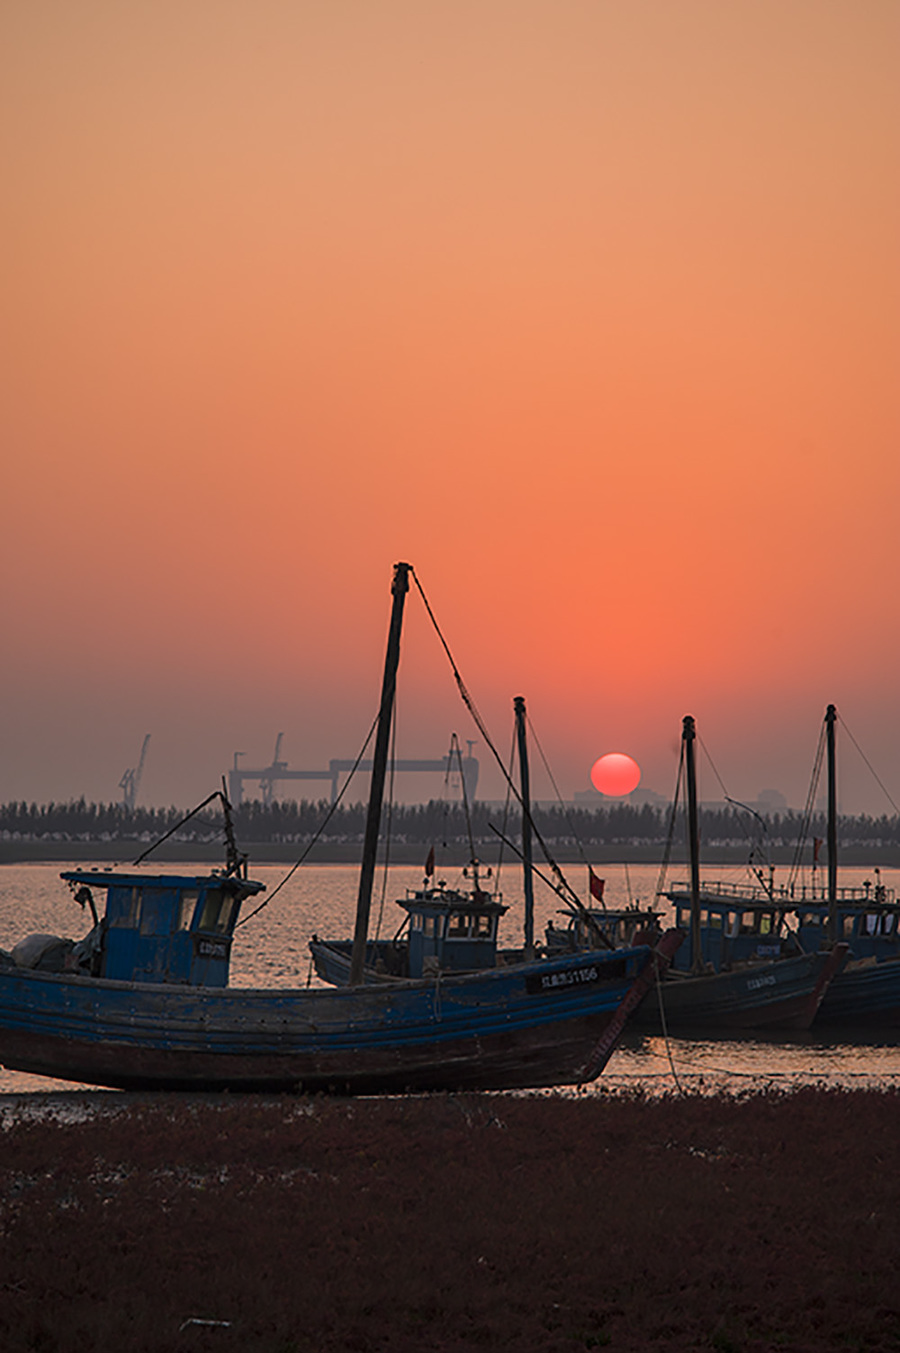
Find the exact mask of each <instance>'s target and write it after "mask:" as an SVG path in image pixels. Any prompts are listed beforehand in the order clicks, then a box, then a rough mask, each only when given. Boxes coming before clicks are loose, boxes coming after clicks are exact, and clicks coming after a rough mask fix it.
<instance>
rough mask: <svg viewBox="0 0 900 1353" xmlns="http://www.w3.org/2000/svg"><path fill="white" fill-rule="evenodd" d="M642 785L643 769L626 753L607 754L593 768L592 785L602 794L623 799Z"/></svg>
mask: <svg viewBox="0 0 900 1353" xmlns="http://www.w3.org/2000/svg"><path fill="white" fill-rule="evenodd" d="M640 783H641V768H640V766H639V765H638V763H637V762H636V761H635V759H634V757H632V756H626V755H625V753H624V752H607V754H606V756H601V758H600V760H599V761H595V762H594V764H593V766H592V767H591V784H592V785H593V786H594V788H595V789H599V791H600V793H601V794H608V795H610V796H611V797H612V798H622V797H623V796H624V795H625V794H630V793H631V791H632V790H633V789H637V787H638V785H639V784H640Z"/></svg>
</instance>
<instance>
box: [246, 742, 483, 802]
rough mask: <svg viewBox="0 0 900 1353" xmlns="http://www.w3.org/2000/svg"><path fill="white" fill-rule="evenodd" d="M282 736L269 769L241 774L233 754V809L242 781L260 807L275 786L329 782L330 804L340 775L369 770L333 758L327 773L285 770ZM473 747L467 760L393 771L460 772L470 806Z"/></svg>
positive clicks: (404, 765)
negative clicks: (250, 785) (254, 788)
mask: <svg viewBox="0 0 900 1353" xmlns="http://www.w3.org/2000/svg"><path fill="white" fill-rule="evenodd" d="M283 737H284V734H283V733H279V734H278V737H277V738H276V740H275V755H274V756H273V757H272V764H271V765H270V766H263V767H261V768H260V769H259V770H245V769H244V768H243V767H242V766H240V765H239V764H238V758H239V757H241V756H243V755H244V753H243V752H235V754H234V765H233V766H232V768H231V770H230V771H229V772H228V797H229V798H230V799H231V802H232V803H233V804H235V805H238V804H240V803H241V802H243V797H244V781H245V780H255V781H256V782H257V784H258V785H259V789H260V797H261V799H262V801H263V803H264V804H270V803H272V802H273V800H274V797H275V785H276V784H277V783H279V782H285V781H289V780H330V781H331V802H332V803H334V801H335V799H336V798H337V796H338V784H339V781H340V777H341V775H342V774H343V773H345V772H347V771H351V770H353V769H354V767H355V768H356V769H357V770H360V771H370V770H371V769H372V762H371V761H360V762H359V763H358V764H357V763H356V762H354V761H344V760H341V759H339V758H337V757H335V758H333V759H332V760H331V761H329V763H328V769H327V770H289V769H288V763H287V762H286V761H282V760H281V759H280V752H281V741H282V738H283ZM473 745H474V744H473V743H472V742H470V743H469V744H468V746H469V754H468V756H464V757H462V759H461V760H460V759H459V758H458V757H457V756H456V755H455V754H454V755H452V756H449V755H448V756H442V757H434V758H432V759H430V760H409V759H406V758H404V759H402V760H399V761H395V762H394V769H395V770H397V771H431V772H432V773H434V772H435V771H443V772H444V773H445V774H446V773H447V772H448V771H456V770H460V771H461V772H462V776H463V780H464V781H465V786H466V797H467V798H468V800H469V802H470V803H472V802H473V801H474V799H475V791H476V789H477V787H478V761H477V759H476V758H475V757H474V756H473V755H472V747H473Z"/></svg>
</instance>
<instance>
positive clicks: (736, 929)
mask: <svg viewBox="0 0 900 1353" xmlns="http://www.w3.org/2000/svg"><path fill="white" fill-rule="evenodd" d="M740 928H741V918H740V916H739V915H738V913H737V912H736V911H730V912H729V913H728V924H727V925H726V927H725V934H726V935H727V936H728V938H729V939H730V940H735V939H737V937H738V934H739V933H740Z"/></svg>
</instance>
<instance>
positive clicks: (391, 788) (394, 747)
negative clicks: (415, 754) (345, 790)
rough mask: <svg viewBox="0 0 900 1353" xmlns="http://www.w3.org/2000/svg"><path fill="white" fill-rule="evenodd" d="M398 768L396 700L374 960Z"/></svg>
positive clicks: (385, 881)
mask: <svg viewBox="0 0 900 1353" xmlns="http://www.w3.org/2000/svg"><path fill="white" fill-rule="evenodd" d="M396 768H397V702H396V699H395V701H394V711H393V720H392V722H391V772H390V776H389V778H388V801H387V812H386V814H385V828H386V830H385V834H384V837H385V840H384V873H383V874H382V876H381V897H380V899H379V902H378V920H377V922H376V924H375V935H374V938H373V939H372V940H370V941H369V943H370V944H371V945H372V962H373V964H374V962H375V957H376V955H377V953H378V950H377V947H376V946H377V944H378V941H379V939H380V937H381V922H382V920H383V919H384V901H385V896H386V894H387V883H388V871H389V869H390V866H391V826H392V823H393V813H394V772H395V770H396Z"/></svg>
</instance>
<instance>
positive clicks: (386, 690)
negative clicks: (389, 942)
mask: <svg viewBox="0 0 900 1353" xmlns="http://www.w3.org/2000/svg"><path fill="white" fill-rule="evenodd" d="M410 568H411V565H410V564H395V565H394V581H393V584H392V586H391V595H392V596H393V598H394V601H393V605H392V607H391V624H390V629H389V630H388V641H387V652H386V654H385V659H384V679H383V681H382V683H381V706H380V708H379V711H378V731H377V733H376V735H375V755H374V757H373V760H372V785H371V788H370V790H369V811H368V815H367V817H366V835H365V840H364V842H363V857H362V868H361V870H360V873H359V896H358V897H357V900H356V928H355V930H354V932H353V954H352V956H351V959H350V984H351V986H358V985H359V984H360V983H361V982H362V980H363V967H364V966H365V961H366V941H367V939H368V935H369V908H370V906H371V903H372V884H373V882H374V880H375V857H376V854H377V852H378V835H379V831H380V829H381V808H382V804H383V802H384V781H385V775H386V772H387V762H388V748H389V746H390V738H391V719H392V718H393V713H394V695H395V693H396V690H397V667H398V664H399V662H400V631H401V629H402V626H403V603H404V602H405V600H406V594H407V592H408V591H409V573H410Z"/></svg>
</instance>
